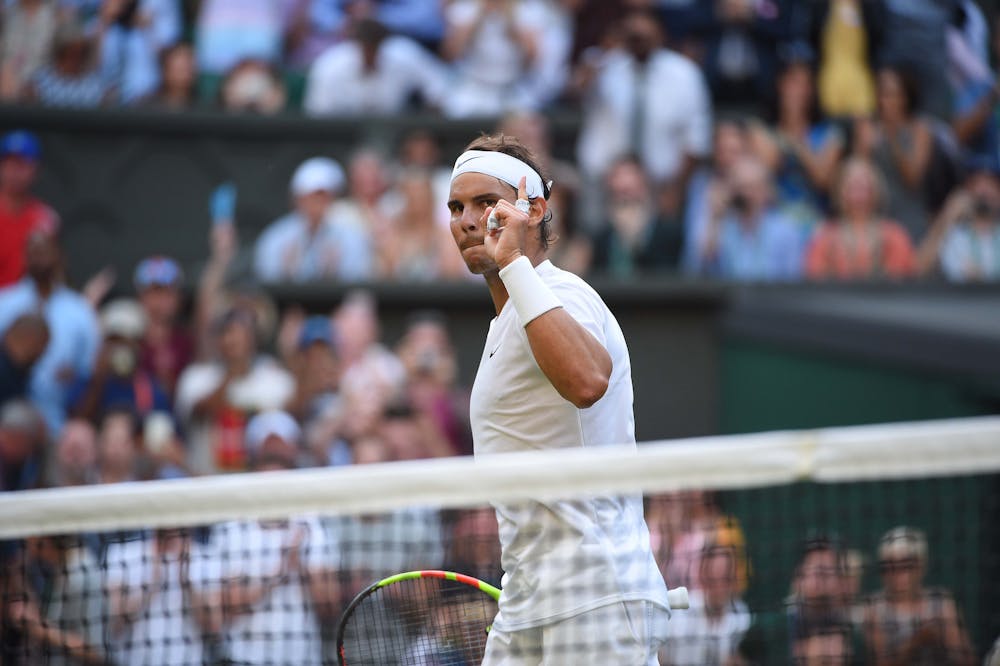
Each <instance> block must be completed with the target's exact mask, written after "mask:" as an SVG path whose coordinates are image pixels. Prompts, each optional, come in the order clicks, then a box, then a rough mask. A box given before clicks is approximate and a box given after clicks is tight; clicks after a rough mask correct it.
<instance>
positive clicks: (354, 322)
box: [334, 299, 378, 362]
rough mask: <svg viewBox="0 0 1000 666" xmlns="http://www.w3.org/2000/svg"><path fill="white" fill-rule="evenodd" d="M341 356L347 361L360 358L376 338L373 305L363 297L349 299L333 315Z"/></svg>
mask: <svg viewBox="0 0 1000 666" xmlns="http://www.w3.org/2000/svg"><path fill="white" fill-rule="evenodd" d="M334 319H335V320H336V321H335V325H336V328H337V334H338V338H337V342H338V345H339V347H340V349H339V351H340V354H341V356H342V357H343V358H344V359H345V360H347V361H348V362H351V361H354V360H357V359H358V358H360V357H361V356H362V355H363V354H364V353H365V351H367V349H368V348H369V347H370V346H371V345H373V344H374V343H375V341H376V340H378V319H377V318H376V313H375V307H374V305H373V304H372V303H371V302H370V301H367V300H365V299H355V300H349V301H347V302H345V303H344V304H343V305H341V306H340V307H339V308H338V309H337V312H336V314H335V315H334Z"/></svg>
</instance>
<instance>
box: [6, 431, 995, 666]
mask: <svg viewBox="0 0 1000 666" xmlns="http://www.w3.org/2000/svg"><path fill="white" fill-rule="evenodd" d="M998 481H1000V418H992V417H989V418H977V419H962V420H953V421H940V422H926V423H914V424H895V425H883V426H866V427H854V428H836V429H824V430H813V431H804V432H777V433H764V434H755V435H739V436H727V437H714V438H700V439H689V440H677V441H669V442H650V443H645V444H641V445H640V446H639V447H638V450H637V451H635V452H630V451H628V450H625V449H616V448H608V449H601V450H555V451H544V452H534V453H523V454H521V453H519V454H509V455H502V456H494V457H491V458H488V459H480V460H472V459H464V458H455V459H437V460H430V461H412V462H401V463H389V464H376V465H358V466H352V467H342V468H329V469H310V470H298V471H290V472H267V473H261V474H244V475H233V476H221V477H205V478H198V479H185V480H171V481H156V482H145V483H128V484H119V485H111V486H88V487H74V488H60V489H51V490H39V491H26V492H22V493H11V494H7V495H5V496H0V539H2V540H3V541H2V543H0V547H2V556H3V564H4V567H3V572H2V578H0V663H2V664H90V663H102V664H103V663H106V664H123V665H126V664H127V665H132V664H157V665H162V664H336V663H338V652H339V650H338V629H339V627H340V619H341V618H342V617H344V616H345V609H348V608H350V603H351V601H352V599H355V598H356V597H357V595H358V594H359V593H360V592H361V591H363V590H365V588H366V587H368V586H369V585H370V584H372V583H373V582H375V581H378V580H380V579H382V578H384V577H387V576H391V575H393V574H398V573H401V572H405V571H411V570H430V569H433V570H448V571H457V572H458V573H460V574H465V575H468V576H472V577H475V578H477V579H480V580H482V581H485V582H486V583H490V584H493V585H496V586H497V587H500V586H501V583H506V582H507V581H502V579H501V562H500V548H499V542H498V526H497V519H496V515H495V513H494V510H493V508H492V507H491V502H499V503H502V504H503V506H504V507H506V509H505V510H514V509H510V507H516V510H517V511H524V512H527V513H525V514H524V515H529V516H531V515H538V521H539V523H538V524H539V525H552V524H557V523H558V521H555V523H553V521H552V520H550V519H549V517H547V516H549V514H551V513H553V511H551V510H550V509H551V507H553V506H556V505H557V504H559V505H562V506H570V507H575V508H577V509H580V507H595V506H597V507H599V508H598V509H596V510H598V511H599V510H602V509H600V507H605V508H606V506H607V505H605V504H602V503H601V502H602V498H609V497H619V496H629V497H635V498H636V499H637V500H638V496H639V495H642V496H643V503H642V506H643V508H644V512H645V517H646V522H647V524H648V525H649V531H650V545H651V548H652V551H653V555H654V558H655V562H656V566H657V567H658V569H659V570H660V572H662V574H663V575H664V577H665V579H666V581H667V583H668V585H669V586H670V587H672V588H673V587H678V586H682V585H683V586H686V587H687V588H688V589H689V591H690V602H691V603H690V605H691V608H690V609H688V610H676V609H675V610H674V611H673V612H672V617H671V619H670V621H669V622H667V623H666V629H665V630H663V631H665V633H666V637H667V641H666V643H665V644H664V646H663V648H662V649H661V650H660V654H659V659H660V661H661V663H664V664H677V665H681V664H684V665H692V666H693V665H702V664H786V663H802V664H812V663H824V664H827V663H830V664H838V663H845V664H847V663H886V662H887V660H890V659H895V660H896V663H910V664H924V663H926V664H931V663H933V664H948V663H956V664H957V663H970V664H971V663H978V662H979V661H980V660H981V659H982V657H983V655H984V654H985V653H986V652H987V651H988V650H989V649H990V647H991V645H992V644H993V642H994V640H995V639H996V638H997V636H998V635H1000V520H998V517H1000V483H998ZM581 510H582V509H581ZM532 512H534V513H532ZM543 514H544V515H543ZM567 530H568V531H571V530H569V529H568V528H567ZM530 531H531V530H528V532H530ZM573 535H575V533H572V534H571V535H570V538H573ZM518 538H519V539H523V540H525V541H524V542H523V543H520V544H519V548H520V549H521V550H522V551H524V552H529V553H530V552H531V550H532V548H535V549H538V548H539V547H540V545H541V546H544V547H547V545H549V543H550V542H548V541H546V540H545V537H544V535H541V534H527V535H526V534H524V533H519V535H518ZM578 545H579V547H578V548H576V549H570V550H565V549H564V546H565V543H562V545H560V546H559V547H558V548H556V550H555V551H554V552H556V553H557V556H552V553H545V555H546V556H547V557H543V558H542V560H544V561H545V562H546V563H547V564H546V567H547V568H545V569H544V570H539V571H532V572H529V574H528V575H526V577H527V578H531V579H538V580H542V581H544V580H545V579H553V578H561V579H564V580H566V581H568V582H567V583H566V584H565V585H560V586H555V587H557V588H558V589H559V590H562V591H563V592H564V593H565V591H566V590H572V594H573V595H578V596H579V599H576V598H574V599H572V600H570V601H571V605H572V604H576V605H578V606H579V605H580V604H586V603H587V602H588V600H593V599H599V598H606V595H607V591H608V590H609V589H613V588H614V587H615V585H618V584H619V581H609V580H607V579H602V580H597V579H595V577H593V576H589V575H588V574H589V573H590V571H591V569H590V568H588V567H589V566H590V565H586V564H585V561H586V558H587V557H588V555H587V552H588V549H587V547H586V544H585V543H584V542H582V541H581V542H579V544H578ZM618 545H619V546H622V544H618ZM611 548H612V550H615V548H614V546H611ZM560 549H562V550H560ZM627 551H628V548H625V547H624V546H623V547H621V548H618V550H617V551H616V552H618V553H619V554H621V553H623V552H624V553H626V555H627ZM529 559H530V558H529ZM553 560H555V564H553V563H552V561H553ZM623 561H624V565H623V568H619V569H618V570H619V571H620V572H622V574H621V575H622V576H625V577H628V576H629V575H632V573H629V572H631V571H632V569H631V567H634V566H640V565H641V564H642V563H641V562H640V563H639V564H636V563H634V562H631V563H630V562H628V561H627V560H623ZM618 564H621V562H618ZM553 567H554V568H553ZM435 581H436V582H435ZM542 587H544V584H542ZM477 594H479V593H478V592H477V591H475V590H472V588H470V587H469V586H468V585H462V584H460V583H456V582H455V581H450V580H447V579H442V578H437V579H434V580H433V581H432V580H430V579H424V580H423V582H422V583H421V586H420V587H419V589H416V588H415V589H414V590H408V591H404V588H403V587H402V584H399V585H395V584H394V585H388V586H386V587H383V588H380V589H379V590H377V594H373V595H371V597H370V598H366V599H365V601H364V602H363V603H362V604H360V605H357V606H356V608H357V609H362V607H363V608H364V611H363V612H362V611H361V610H358V612H352V613H348V614H347V615H348V616H350V617H351V621H350V622H348V623H347V625H348V627H347V629H346V630H345V632H344V634H343V635H342V636H341V637H342V638H343V636H344V635H346V637H347V638H346V639H345V640H346V642H347V645H346V646H345V655H346V656H345V658H346V663H349V664H357V663H365V664H385V665H389V666H391V665H392V664H438V665H442V666H445V665H447V666H461V665H467V666H471V665H472V664H475V663H478V661H479V659H481V653H482V650H483V647H482V646H483V644H484V643H485V637H486V633H487V631H488V630H490V631H502V630H504V629H505V628H504V627H500V628H494V627H493V626H492V622H493V618H492V616H493V614H494V612H495V608H496V605H495V602H494V601H493V600H492V599H486V600H485V601H484V599H482V598H480V597H478V596H477ZM511 594H512V595H513V593H511ZM557 596H558V595H557ZM527 600H528V602H530V601H532V597H530V596H529V597H527ZM523 601H524V599H523V598H521V597H518V598H512V599H511V600H510V603H511V608H512V611H511V615H512V617H515V618H516V617H518V615H517V613H521V617H528V616H530V615H531V613H532V612H536V613H542V614H543V615H544V614H545V613H546V612H550V613H551V615H552V617H556V616H558V615H559V610H558V609H559V608H565V607H566V603H570V602H566V600H565V599H559V598H557V599H556V600H555V601H552V599H548V600H546V601H544V602H540V603H542V605H543V606H545V609H542V610H539V609H537V608H534V609H532V608H531V604H530V603H528V604H527V609H524V608H518V607H517V606H518V604H521V603H522V602H523ZM491 604H492V605H491ZM560 604H562V606H560ZM473 605H474V606H475V608H474V609H473ZM372 613H374V614H375V615H372ZM505 613H506V611H505ZM376 616H377V617H376ZM459 616H460V617H459ZM456 617H457V618H458V619H455V618H456ZM595 617H598V618H600V617H604V618H605V619H598V620H596V621H597V622H598V624H594V625H589V626H588V625H586V624H583V625H580V624H577V625H576V626H575V627H571V629H567V630H565V631H562V630H560V631H553V633H552V634H551V635H550V634H549V633H548V630H549V629H550V628H552V627H562V626H563V625H568V626H569V625H572V623H571V622H569V623H567V622H566V621H559V622H552V623H548V624H546V625H545V627H546V631H545V632H544V633H539V634H538V642H537V645H541V644H543V643H545V644H546V645H547V646H551V645H556V646H557V651H558V652H559V653H560V654H562V655H563V657H564V663H577V664H587V663H596V662H595V661H593V659H592V656H593V655H594V654H597V653H600V651H601V650H605V649H607V650H614V649H617V648H616V647H615V645H614V644H615V641H616V640H617V639H618V636H619V635H620V633H621V631H622V628H621V627H620V626H619V624H618V623H617V622H616V621H615V620H613V619H611V620H609V619H607V617H608V616H600V615H599V614H597V615H595ZM653 617H654V618H655V616H653ZM366 618H367V619H366ZM505 619H506V618H505ZM633 619H634V618H633ZM511 624H512V625H513V624H515V623H511ZM653 624H657V623H655V622H653ZM508 628H511V627H508ZM661 628H662V627H660V625H659V624H657V626H655V627H647V629H648V630H649V631H651V632H654V633H655V632H660V630H661ZM625 630H626V631H632V632H634V631H641V630H642V628H641V627H638V628H637V627H635V626H631V625H629V626H626V627H625ZM529 633H531V632H529ZM508 635H509V632H508ZM519 635H521V636H523V635H526V634H524V633H519ZM359 637H360V638H359ZM362 639H364V640H369V641H377V642H379V648H378V650H374V651H373V650H370V649H367V648H365V649H362V648H357V651H356V652H355V653H354V654H355V655H357V656H356V657H355V658H354V659H353V660H352V658H351V654H350V651H351V650H354V649H355V648H353V647H352V646H351V642H352V641H359V640H362ZM553 641H554V642H553ZM560 641H561V642H560ZM537 645H536V643H532V641H527V642H525V643H523V644H522V648H521V649H524V650H527V651H529V652H530V651H531V650H532V649H534V648H533V647H532V646H537ZM525 646H526V647H525ZM595 646H596V647H595ZM539 649H542V648H539ZM544 649H549V648H548V647H546V648H544ZM366 650H367V651H366ZM595 650H596V652H595ZM372 655H376V656H372ZM602 663H604V662H602ZM610 663H615V662H614V661H612V662H610ZM620 663H627V662H625V661H622V662H620Z"/></svg>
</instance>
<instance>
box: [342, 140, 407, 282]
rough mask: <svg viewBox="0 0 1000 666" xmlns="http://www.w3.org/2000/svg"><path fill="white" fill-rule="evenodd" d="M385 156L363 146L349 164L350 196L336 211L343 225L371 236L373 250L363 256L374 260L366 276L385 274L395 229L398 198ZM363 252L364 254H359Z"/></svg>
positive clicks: (343, 200)
mask: <svg viewBox="0 0 1000 666" xmlns="http://www.w3.org/2000/svg"><path fill="white" fill-rule="evenodd" d="M388 171H389V167H388V165H387V164H386V161H385V157H384V156H383V155H382V154H381V153H379V152H378V151H376V150H374V149H372V148H361V149H360V150H358V151H357V152H356V153H354V155H352V156H351V161H350V164H349V165H348V187H349V196H347V197H345V198H344V199H342V200H340V201H338V202H336V203H335V204H334V206H333V211H332V214H333V215H334V216H335V217H336V218H337V219H338V220H340V223H341V224H345V225H353V227H352V228H355V229H360V230H363V232H364V233H366V234H367V235H368V237H369V238H370V239H371V241H370V242H371V244H372V245H371V250H370V252H369V253H366V254H363V255H361V256H363V258H365V259H369V258H370V260H371V262H372V263H371V264H369V266H370V269H369V270H370V272H368V273H367V274H366V275H365V277H368V278H372V277H378V276H381V275H382V270H383V269H384V268H385V266H386V257H385V253H386V250H387V249H388V243H389V237H390V234H391V233H392V231H393V214H394V213H395V211H396V208H397V202H398V200H397V199H396V197H394V196H393V194H394V193H393V191H392V183H391V182H390V177H389V173H388ZM359 254H360V253H359Z"/></svg>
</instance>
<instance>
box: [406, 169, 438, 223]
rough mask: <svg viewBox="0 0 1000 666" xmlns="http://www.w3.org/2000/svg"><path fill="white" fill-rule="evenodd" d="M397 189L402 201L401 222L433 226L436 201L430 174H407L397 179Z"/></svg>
mask: <svg viewBox="0 0 1000 666" xmlns="http://www.w3.org/2000/svg"><path fill="white" fill-rule="evenodd" d="M398 189H399V193H400V194H401V195H402V197H403V201H404V205H403V210H404V211H405V213H404V214H403V215H404V217H403V223H404V224H412V225H414V226H417V227H428V226H434V225H435V221H436V215H435V213H436V211H435V204H436V202H435V201H434V185H433V183H432V182H431V179H430V176H429V175H427V174H424V173H410V174H407V175H406V176H404V177H403V178H402V179H401V180H400V181H399V185H398Z"/></svg>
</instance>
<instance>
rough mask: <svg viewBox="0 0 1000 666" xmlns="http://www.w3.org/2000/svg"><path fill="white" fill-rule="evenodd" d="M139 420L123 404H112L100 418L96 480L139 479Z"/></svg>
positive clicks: (100, 481)
mask: <svg viewBox="0 0 1000 666" xmlns="http://www.w3.org/2000/svg"><path fill="white" fill-rule="evenodd" d="M138 437H139V421H138V419H137V417H136V415H135V414H134V413H133V412H132V411H130V410H129V409H128V408H127V407H114V408H112V409H110V410H108V411H107V412H105V414H104V416H103V417H102V418H101V421H100V430H99V431H98V437H97V443H98V452H97V478H98V483H123V482H126V481H137V480H138V479H139V443H138Z"/></svg>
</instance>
